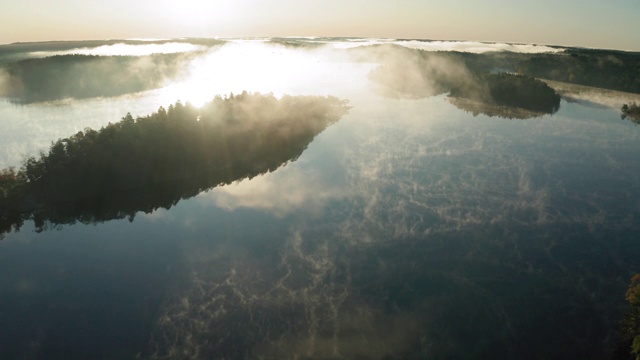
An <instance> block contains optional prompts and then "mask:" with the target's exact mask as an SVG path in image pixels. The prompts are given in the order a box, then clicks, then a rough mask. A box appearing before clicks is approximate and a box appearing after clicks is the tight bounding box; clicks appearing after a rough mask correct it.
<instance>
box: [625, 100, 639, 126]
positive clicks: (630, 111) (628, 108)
mask: <svg viewBox="0 0 640 360" xmlns="http://www.w3.org/2000/svg"><path fill="white" fill-rule="evenodd" d="M620 111H622V115H621V117H622V119H623V120H624V119H629V120H631V121H632V122H634V123H636V124H640V106H638V104H636V103H635V102H634V103H631V104H624V105H622V108H621V109H620Z"/></svg>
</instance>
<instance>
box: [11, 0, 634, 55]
mask: <svg viewBox="0 0 640 360" xmlns="http://www.w3.org/2000/svg"><path fill="white" fill-rule="evenodd" d="M638 18H640V4H639V3H638V1H637V0H609V1H602V0H580V1H578V0H563V1H557V0H537V1H519V0H485V1H478V0H430V1H427V0H367V1H365V0H340V1H339V0H323V1H319V0H296V1H294V0H210V1H202V0H180V1H176V0H157V1H150V0H111V1H102V0H83V1H78V0H58V1H49V0H5V1H3V4H2V11H0V44H5V43H11V42H19V41H24V42H27V41H49V40H87V39H94V40H101V39H126V38H175V37H216V36H220V37H262V36H353V37H375V38H393V39H432V40H469V41H496V42H515V43H536V44H546V45H569V46H584V47H595V48H608V49H621V50H635V51H640V36H637V34H639V33H640V22H639V21H638Z"/></svg>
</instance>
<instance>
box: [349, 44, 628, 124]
mask: <svg viewBox="0 0 640 360" xmlns="http://www.w3.org/2000/svg"><path fill="white" fill-rule="evenodd" d="M352 53H353V54H354V56H356V58H358V57H361V58H362V61H366V59H367V56H371V57H373V58H374V59H375V60H376V61H379V62H381V63H382V65H381V66H380V67H378V68H376V69H374V70H373V71H372V72H371V73H370V76H369V78H370V79H371V80H372V81H373V82H374V83H376V84H379V85H381V88H382V89H381V92H382V93H383V95H386V96H392V97H410V98H420V97H427V96H434V95H438V94H443V93H446V92H449V91H451V90H454V93H457V94H458V95H459V94H461V93H463V94H467V95H468V94H475V95H473V96H472V97H473V98H474V100H475V101H477V102H479V103H480V104H481V105H489V106H493V105H495V104H497V103H502V105H504V106H509V107H517V108H520V109H525V110H530V111H534V112H542V113H553V112H554V111H556V110H557V105H556V99H557V96H556V95H554V94H552V93H551V92H550V89H547V88H548V87H547V86H545V85H543V84H541V83H538V82H534V81H532V80H530V79H529V80H524V79H525V78H518V77H515V76H506V75H497V76H494V74H497V73H498V74H499V73H517V74H520V75H526V76H528V77H529V78H531V77H534V78H543V79H549V80H555V81H561V82H568V83H573V84H579V85H586V86H593V87H599V88H603V89H609V90H618V91H626V92H635V93H640V53H628V52H622V51H609V50H587V49H566V50H565V51H563V52H560V53H544V54H526V53H512V52H486V53H482V54H474V53H463V52H455V51H439V52H433V51H423V50H413V49H407V48H403V47H400V46H395V45H379V46H375V47H374V46H372V47H370V49H369V51H368V52H367V51H366V50H365V49H354V50H352ZM501 89H512V90H515V91H517V94H513V95H511V94H506V95H507V96H501V95H502V93H505V91H503V90H501ZM482 91H484V92H485V94H483V95H481V94H480V92H482ZM492 92H493V94H492ZM492 95H497V96H498V98H495V99H492V98H491V96H492ZM469 97H471V96H467V98H469ZM494 109H495V107H494Z"/></svg>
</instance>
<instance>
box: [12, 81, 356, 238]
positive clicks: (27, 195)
mask: <svg viewBox="0 0 640 360" xmlns="http://www.w3.org/2000/svg"><path fill="white" fill-rule="evenodd" d="M348 109H349V107H348V106H347V104H346V101H344V100H340V99H338V98H335V97H315V96H295V97H292V96H284V97H282V98H280V99H277V98H275V97H274V96H272V95H261V94H250V93H246V92H244V93H242V94H240V95H237V96H234V95H231V96H229V97H226V98H221V97H216V98H215V99H214V100H213V101H211V102H210V103H207V104H206V105H204V106H202V107H201V108H196V107H194V106H192V105H190V104H188V103H187V104H182V103H180V102H177V103H176V104H175V105H170V106H169V107H168V108H167V109H164V108H162V107H161V108H160V109H158V111H157V112H155V113H153V114H151V115H148V116H144V117H138V118H135V119H134V118H133V117H132V116H131V115H130V114H127V116H125V117H124V118H123V119H122V120H121V121H119V122H116V123H113V124H109V125H108V126H106V127H103V128H102V129H100V130H92V129H85V130H84V131H80V132H78V133H76V134H75V135H73V136H71V137H68V138H65V139H60V140H58V141H56V142H55V143H53V144H52V145H51V148H50V149H49V151H48V152H47V153H44V152H42V153H41V154H40V155H39V156H32V157H29V158H27V159H26V160H25V161H24V162H23V165H22V167H20V168H19V169H17V170H16V169H14V168H9V169H4V170H1V171H0V236H1V234H4V233H6V232H9V231H12V230H18V229H20V227H21V226H22V224H23V223H24V221H26V220H33V221H34V222H35V226H36V230H38V231H41V230H43V229H45V228H46V227H47V226H48V225H58V224H72V223H75V222H81V223H97V222H103V221H107V220H111V219H121V218H125V217H128V218H129V219H130V220H133V218H134V216H135V214H136V213H137V212H139V211H143V212H146V213H149V212H152V211H154V210H156V209H158V208H160V207H163V208H170V207H171V206H173V205H175V204H176V203H177V202H178V201H180V200H181V199H186V198H190V197H193V196H195V195H197V194H199V193H200V192H203V191H206V190H208V189H211V188H213V187H215V186H218V185H221V184H229V183H231V182H234V181H237V180H240V179H244V178H252V177H254V176H257V175H259V174H262V173H265V172H269V171H273V170H275V169H277V168H278V167H280V166H283V165H284V164H286V163H288V162H290V161H294V160H296V159H297V158H298V157H299V156H300V154H302V152H303V151H304V150H305V149H306V147H307V145H308V144H309V143H310V142H311V141H312V140H313V139H314V137H315V136H316V135H318V134H319V133H320V132H322V131H323V130H324V129H325V128H326V127H328V126H329V125H331V124H333V123H335V122H337V121H338V120H339V119H340V118H341V117H342V116H343V115H344V114H345V113H346V112H347V111H348Z"/></svg>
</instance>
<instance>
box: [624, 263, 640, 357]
mask: <svg viewBox="0 0 640 360" xmlns="http://www.w3.org/2000/svg"><path fill="white" fill-rule="evenodd" d="M625 298H626V299H627V302H628V303H629V310H628V312H627V313H626V314H625V317H624V320H623V321H622V333H623V335H624V336H625V337H626V338H627V340H629V341H630V342H631V353H632V354H634V355H635V356H636V359H637V360H640V274H636V275H634V276H633V277H632V278H631V284H630V285H629V288H628V289H627V293H626V294H625Z"/></svg>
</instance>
